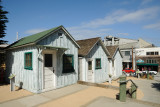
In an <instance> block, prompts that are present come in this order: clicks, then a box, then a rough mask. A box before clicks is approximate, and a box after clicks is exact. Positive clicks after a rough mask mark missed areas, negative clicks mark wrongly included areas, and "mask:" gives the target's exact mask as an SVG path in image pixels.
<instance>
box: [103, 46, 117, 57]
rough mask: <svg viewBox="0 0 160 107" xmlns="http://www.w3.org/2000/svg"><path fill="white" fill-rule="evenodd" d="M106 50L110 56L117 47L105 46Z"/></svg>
mask: <svg viewBox="0 0 160 107" xmlns="http://www.w3.org/2000/svg"><path fill="white" fill-rule="evenodd" d="M106 48H107V50H108V51H109V53H110V58H112V57H113V56H114V54H115V52H116V50H117V48H118V46H106Z"/></svg>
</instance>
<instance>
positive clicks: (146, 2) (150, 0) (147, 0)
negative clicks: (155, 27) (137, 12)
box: [141, 0, 153, 5]
mask: <svg viewBox="0 0 160 107" xmlns="http://www.w3.org/2000/svg"><path fill="white" fill-rule="evenodd" d="M152 1H153V0H143V1H142V3H141V5H145V4H148V3H150V2H152Z"/></svg>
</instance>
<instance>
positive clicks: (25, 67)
mask: <svg viewBox="0 0 160 107" xmlns="http://www.w3.org/2000/svg"><path fill="white" fill-rule="evenodd" d="M29 53H31V66H29V67H28V66H26V54H29ZM24 69H27V70H33V53H32V52H25V53H24Z"/></svg>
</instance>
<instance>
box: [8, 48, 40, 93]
mask: <svg viewBox="0 0 160 107" xmlns="http://www.w3.org/2000/svg"><path fill="white" fill-rule="evenodd" d="M25 52H32V55H33V56H32V57H33V70H27V69H24V54H25ZM6 53H7V61H6V65H7V68H6V72H7V75H6V76H7V77H8V76H9V74H10V73H13V74H14V75H16V76H15V84H16V86H19V84H20V82H22V83H23V88H24V89H27V90H29V91H31V92H36V90H38V85H37V84H38V78H37V77H38V74H37V59H36V58H37V49H36V48H35V47H34V46H29V47H23V48H18V49H14V50H10V51H7V52H6ZM7 77H6V78H7Z"/></svg>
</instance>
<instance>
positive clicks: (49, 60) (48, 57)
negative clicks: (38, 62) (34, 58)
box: [44, 54, 52, 67]
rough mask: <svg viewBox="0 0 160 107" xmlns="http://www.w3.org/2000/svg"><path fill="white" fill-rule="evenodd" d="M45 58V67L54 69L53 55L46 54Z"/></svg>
mask: <svg viewBox="0 0 160 107" xmlns="http://www.w3.org/2000/svg"><path fill="white" fill-rule="evenodd" d="M44 57H45V61H44V66H45V67H52V54H45V56H44Z"/></svg>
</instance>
